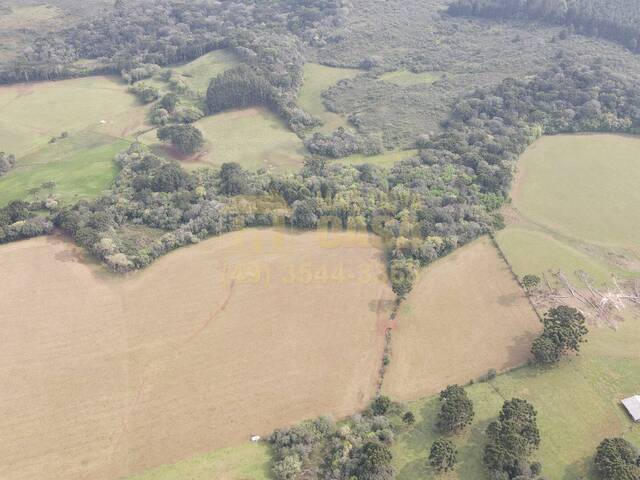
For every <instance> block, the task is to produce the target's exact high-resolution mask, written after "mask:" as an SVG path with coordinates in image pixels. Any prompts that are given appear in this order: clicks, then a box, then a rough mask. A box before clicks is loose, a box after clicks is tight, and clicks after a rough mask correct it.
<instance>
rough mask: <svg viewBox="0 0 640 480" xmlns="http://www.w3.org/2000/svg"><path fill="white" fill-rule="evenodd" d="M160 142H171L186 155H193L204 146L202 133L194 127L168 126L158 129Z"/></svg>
mask: <svg viewBox="0 0 640 480" xmlns="http://www.w3.org/2000/svg"><path fill="white" fill-rule="evenodd" d="M158 140H161V141H163V142H167V141H168V142H171V145H173V146H174V147H176V148H177V149H178V151H179V152H180V153H182V154H184V155H193V154H194V153H196V152H197V151H198V150H200V149H201V148H202V146H203V145H204V138H203V136H202V132H201V131H200V130H198V129H197V128H196V127H194V126H193V125H168V126H166V127H162V128H160V129H158Z"/></svg>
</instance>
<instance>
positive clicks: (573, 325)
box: [531, 305, 589, 365]
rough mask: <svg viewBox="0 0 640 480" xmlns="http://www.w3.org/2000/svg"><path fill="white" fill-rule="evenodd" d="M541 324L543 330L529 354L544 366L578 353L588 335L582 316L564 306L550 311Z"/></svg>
mask: <svg viewBox="0 0 640 480" xmlns="http://www.w3.org/2000/svg"><path fill="white" fill-rule="evenodd" d="M542 323H543V325H544V330H543V332H542V333H541V334H540V336H539V337H538V338H536V339H535V340H534V342H533V345H532V346H531V353H533V356H534V358H535V359H536V361H537V362H538V363H540V364H544V365H552V364H555V363H558V362H559V361H560V359H561V358H562V357H563V356H564V355H567V354H569V353H570V352H578V351H580V344H581V343H583V342H584V341H585V339H584V336H585V335H586V334H587V333H589V330H587V327H586V326H585V318H584V315H583V314H582V313H581V312H580V311H578V310H576V309H575V308H572V307H567V306H566V305H560V306H558V307H554V308H552V309H550V310H549V311H548V312H547V313H545V315H544V318H543V319H542Z"/></svg>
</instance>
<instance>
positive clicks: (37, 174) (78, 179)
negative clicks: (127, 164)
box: [0, 132, 129, 207]
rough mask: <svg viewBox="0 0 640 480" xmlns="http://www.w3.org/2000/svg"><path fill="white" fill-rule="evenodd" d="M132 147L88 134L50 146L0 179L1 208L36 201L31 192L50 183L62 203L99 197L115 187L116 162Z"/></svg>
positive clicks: (23, 159) (78, 135) (107, 137)
mask: <svg viewBox="0 0 640 480" xmlns="http://www.w3.org/2000/svg"><path fill="white" fill-rule="evenodd" d="M128 145H129V142H127V141H126V140H121V139H115V138H113V137H109V136H105V135H99V134H91V133H88V132H84V133H82V134H77V135H74V136H72V137H69V138H67V139H63V140H60V141H58V142H57V143H55V144H52V145H47V146H45V147H43V148H41V149H40V150H38V151H36V152H35V153H32V154H29V155H27V156H25V157H23V158H22V159H21V161H20V166H19V167H17V168H16V169H14V170H12V171H11V172H9V173H8V174H7V175H5V176H3V177H1V178H0V207H1V206H4V205H5V204H7V203H8V202H10V201H12V200H18V199H26V198H33V196H32V195H30V194H29V191H30V190H31V189H33V188H37V187H40V186H41V185H42V184H43V183H45V182H50V181H53V182H55V183H56V187H55V189H53V193H54V194H56V195H57V197H58V198H59V200H60V201H62V202H65V203H66V202H69V201H72V200H75V199H77V198H78V197H82V198H91V197H96V196H98V195H99V194H100V193H102V192H103V191H104V190H106V189H108V188H109V187H110V186H111V183H112V182H113V179H114V178H115V175H116V173H117V170H116V166H115V163H114V162H113V159H114V157H115V156H116V154H117V153H118V152H120V151H122V150H124V149H126V148H127V146H128ZM45 193H48V192H43V193H42V194H43V195H44V194H45Z"/></svg>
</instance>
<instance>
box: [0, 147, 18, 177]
mask: <svg viewBox="0 0 640 480" xmlns="http://www.w3.org/2000/svg"><path fill="white" fill-rule="evenodd" d="M15 166H16V157H15V155H10V154H8V153H4V152H0V177H1V176H3V175H5V174H6V173H7V172H8V171H9V170H11V169H12V168H14V167H15Z"/></svg>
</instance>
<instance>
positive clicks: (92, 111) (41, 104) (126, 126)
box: [0, 77, 148, 163]
mask: <svg viewBox="0 0 640 480" xmlns="http://www.w3.org/2000/svg"><path fill="white" fill-rule="evenodd" d="M147 111H148V107H145V106H142V105H140V104H139V103H138V101H137V100H136V98H135V97H134V96H133V95H131V94H130V93H128V92H127V87H126V85H124V84H122V83H120V82H119V81H118V80H116V79H115V78H110V77H89V78H80V79H74V80H64V81H60V82H42V83H33V84H18V85H10V86H2V87H0V149H1V150H4V151H6V152H10V153H13V154H15V155H16V156H17V157H18V163H20V159H21V158H22V157H24V156H25V155H26V154H28V153H33V152H35V151H36V150H38V149H40V148H42V147H44V146H46V145H47V143H48V141H49V139H50V138H51V137H53V136H57V135H59V134H60V133H61V132H63V131H67V132H69V133H70V134H76V133H79V132H83V131H85V130H89V131H92V132H97V133H104V134H107V135H112V136H115V137H131V135H133V134H134V133H135V132H136V131H137V130H140V129H143V128H144V127H145V120H146V114H147Z"/></svg>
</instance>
